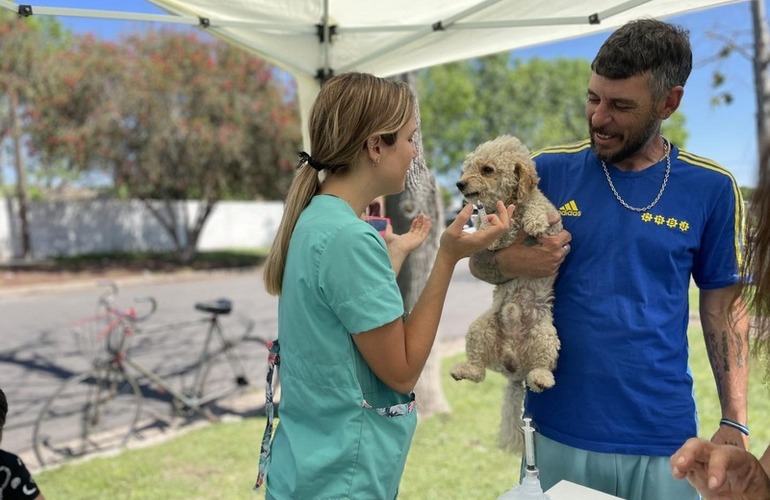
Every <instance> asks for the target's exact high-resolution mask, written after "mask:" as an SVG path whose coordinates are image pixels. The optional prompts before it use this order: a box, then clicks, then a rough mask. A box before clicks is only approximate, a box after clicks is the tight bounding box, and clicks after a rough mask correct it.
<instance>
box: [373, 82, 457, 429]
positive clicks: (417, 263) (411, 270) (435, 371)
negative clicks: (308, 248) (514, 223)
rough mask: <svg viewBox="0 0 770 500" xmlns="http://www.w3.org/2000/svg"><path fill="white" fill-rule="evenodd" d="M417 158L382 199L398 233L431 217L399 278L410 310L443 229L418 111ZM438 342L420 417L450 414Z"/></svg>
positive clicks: (420, 385) (423, 382) (419, 391)
mask: <svg viewBox="0 0 770 500" xmlns="http://www.w3.org/2000/svg"><path fill="white" fill-rule="evenodd" d="M397 78H399V79H400V80H402V81H405V82H407V83H409V84H410V86H411V87H412V89H413V90H414V88H415V85H414V73H407V74H404V75H401V76H400V77H397ZM414 143H415V147H416V148H417V153H418V154H417V157H416V158H415V159H414V160H413V162H412V171H411V172H410V174H409V176H408V177H407V183H406V188H405V189H404V191H403V192H401V193H400V194H398V195H394V196H388V197H387V198H386V199H385V215H386V216H388V217H389V218H390V220H391V224H392V226H393V231H394V232H395V233H397V234H401V233H404V232H406V231H408V230H409V227H410V226H411V223H412V220H413V219H414V218H415V217H417V216H418V215H419V214H420V213H424V214H425V215H427V216H428V217H430V219H431V221H432V223H433V224H432V226H431V234H430V236H429V237H428V239H427V240H426V241H425V243H423V244H422V245H421V246H420V247H419V248H417V249H416V250H414V251H413V252H412V253H411V254H410V255H409V257H407V259H406V261H404V264H403V265H402V266H401V272H400V273H399V275H398V285H399V288H400V289H401V296H402V297H403V299H404V308H405V309H406V311H411V309H412V307H414V304H415V303H416V302H417V298H418V297H419V296H420V293H422V290H423V288H424V287H425V283H426V281H427V280H428V275H429V274H430V270H431V267H432V265H433V261H434V259H435V258H436V252H437V251H438V246H439V238H440V237H441V233H442V231H443V229H444V214H443V207H442V205H441V201H440V197H439V192H438V187H437V185H436V179H435V178H434V177H433V174H432V173H431V172H430V170H428V168H426V165H425V157H424V156H423V149H422V135H421V133H420V114H419V110H418V112H417V132H416V133H415V137H414ZM437 344H438V340H437V343H436V344H435V345H434V348H433V351H432V352H431V354H430V356H429V357H428V361H427V362H426V364H425V369H424V370H423V373H422V375H421V376H420V380H419V381H418V382H417V386H416V387H415V391H414V392H415V394H416V395H417V398H418V404H419V407H420V413H419V415H420V416H421V417H422V418H425V417H429V416H431V415H434V414H438V413H449V412H450V411H451V408H450V406H449V402H448V401H447V399H446V397H445V396H444V391H443V390H442V388H441V353H440V349H439V347H438V345H437Z"/></svg>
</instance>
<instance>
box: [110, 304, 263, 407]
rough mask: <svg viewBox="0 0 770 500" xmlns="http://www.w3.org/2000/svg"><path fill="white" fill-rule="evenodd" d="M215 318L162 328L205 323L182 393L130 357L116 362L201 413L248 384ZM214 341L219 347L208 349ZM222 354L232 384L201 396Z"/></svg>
mask: <svg viewBox="0 0 770 500" xmlns="http://www.w3.org/2000/svg"><path fill="white" fill-rule="evenodd" d="M218 316H219V315H218V314H211V316H210V317H208V318H203V319H202V320H196V321H189V322H183V323H174V324H171V325H165V326H164V327H163V328H171V329H173V328H180V327H182V326H187V325H191V324H196V323H203V322H207V323H209V327H208V331H207V332H206V337H205V339H204V341H203V346H202V347H201V351H200V354H199V355H198V357H197V358H196V360H195V361H194V362H193V364H192V366H194V367H195V368H194V371H193V373H194V380H193V383H192V385H191V386H190V387H188V388H183V390H182V391H180V390H177V389H175V388H174V387H173V386H172V385H171V383H170V382H168V381H167V380H166V379H165V378H163V377H161V376H160V375H158V374H157V373H155V372H153V371H152V370H150V369H148V368H146V367H144V366H142V365H141V364H139V363H137V362H136V361H134V360H133V359H132V358H131V357H130V356H127V355H124V356H122V359H120V360H119V363H122V364H125V365H126V366H128V367H129V368H131V369H132V370H134V371H135V372H138V373H140V374H142V375H144V376H145V377H147V378H148V379H149V380H150V381H151V382H152V383H153V384H156V385H157V386H158V387H160V388H162V389H163V390H164V391H166V392H167V393H168V394H170V395H171V396H172V397H173V398H174V399H176V400H177V401H179V402H180V403H182V404H183V405H184V406H185V407H187V408H189V409H191V410H194V411H196V412H198V413H201V414H203V413H202V411H203V407H204V406H206V405H207V404H208V403H210V402H212V401H215V400H217V399H220V398H222V397H225V396H228V395H230V394H233V393H235V392H236V391H237V390H238V389H239V388H241V387H243V386H246V385H248V381H247V379H246V377H245V374H244V369H243V365H242V363H241V361H240V358H238V356H237V354H236V353H235V350H234V346H235V343H233V342H232V341H230V340H229V339H228V338H227V337H226V336H225V333H224V331H223V329H222V326H221V324H220V323H219V319H218ZM216 340H219V342H220V347H218V348H217V349H212V347H211V344H212V342H214V341H216ZM222 353H224V355H225V356H226V357H227V360H228V363H229V365H230V367H231V368H232V369H233V375H234V376H235V383H234V384H232V385H230V386H229V387H224V388H222V390H219V391H210V392H205V393H204V385H205V382H206V378H207V376H208V374H209V370H210V368H211V364H212V361H213V360H214V359H215V358H216V357H217V356H219V355H220V354H222ZM116 354H118V353H116ZM204 416H205V415H204Z"/></svg>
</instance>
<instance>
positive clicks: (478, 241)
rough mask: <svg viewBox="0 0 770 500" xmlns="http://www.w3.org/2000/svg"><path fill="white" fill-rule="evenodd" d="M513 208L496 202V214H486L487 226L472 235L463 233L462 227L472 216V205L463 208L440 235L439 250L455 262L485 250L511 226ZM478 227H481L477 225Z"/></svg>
mask: <svg viewBox="0 0 770 500" xmlns="http://www.w3.org/2000/svg"><path fill="white" fill-rule="evenodd" d="M513 211H514V206H513V205H509V206H508V207H506V206H505V204H503V202H502V201H498V202H497V214H491V215H489V214H487V225H486V227H484V228H483V229H480V228H479V229H476V231H474V232H472V233H467V232H465V231H463V226H465V223H466V222H468V220H469V219H470V218H471V215H472V214H473V205H471V204H468V205H465V206H464V207H463V209H462V210H461V211H460V213H459V214H457V218H456V219H455V220H454V222H452V224H450V225H449V227H447V228H446V230H445V231H444V234H442V235H441V247H440V249H439V250H441V251H444V252H446V253H447V254H448V255H449V256H451V257H452V258H453V259H454V260H455V261H458V260H460V259H462V258H464V257H468V256H469V255H471V254H472V253H474V252H477V251H479V250H482V249H484V248H487V247H488V246H490V245H491V244H492V243H494V242H495V240H497V239H498V238H500V237H501V236H502V235H503V234H504V233H505V232H506V231H508V229H509V228H510V225H511V216H512V215H513ZM479 226H482V225H481V224H479Z"/></svg>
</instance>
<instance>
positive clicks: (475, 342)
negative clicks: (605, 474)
mask: <svg viewBox="0 0 770 500" xmlns="http://www.w3.org/2000/svg"><path fill="white" fill-rule="evenodd" d="M538 180H539V179H538V176H537V172H536V171H535V164H534V162H533V161H532V159H530V152H529V150H528V149H527V147H526V146H525V145H524V144H522V143H521V141H519V139H517V138H516V137H513V136H509V135H504V136H501V137H498V138H496V139H494V140H492V141H488V142H485V143H483V144H481V145H479V146H478V147H477V148H476V150H475V151H473V153H471V154H469V155H468V156H467V158H466V159H465V162H464V163H463V174H462V176H461V177H460V180H459V181H458V182H457V188H458V189H459V190H460V192H461V193H462V194H463V196H464V197H465V199H466V200H467V201H468V202H471V203H475V204H476V205H477V206H479V205H481V206H482V207H484V208H485V210H490V211H492V210H494V208H495V206H496V202H497V200H503V202H505V204H506V206H507V205H509V204H511V203H513V204H514V205H515V206H516V211H515V212H514V214H513V219H512V220H511V228H510V230H509V231H508V233H506V234H504V235H503V236H502V237H501V238H500V239H499V240H497V241H496V242H495V243H493V244H492V245H491V246H490V247H489V249H490V250H497V249H500V248H504V247H506V246H508V245H510V244H511V243H512V242H513V240H514V239H515V238H516V235H517V233H518V232H519V231H524V232H525V233H527V234H528V235H530V237H534V238H537V237H538V236H540V235H542V234H555V233H557V232H559V231H560V230H561V227H562V226H561V222H559V223H557V224H553V225H549V223H548V216H549V214H551V213H558V210H557V209H556V207H554V206H553V205H552V204H551V202H549V201H548V199H546V197H545V196H544V195H543V193H542V192H541V191H540V190H539V189H538V187H537V183H538ZM530 239H532V238H530ZM555 279H556V277H555V276H549V277H545V278H524V277H520V278H514V279H512V280H510V281H507V282H505V283H501V284H499V285H497V286H496V287H495V290H494V294H493V298H492V307H490V308H489V309H488V310H487V311H485V312H484V313H483V314H482V315H481V316H479V317H478V318H477V319H476V320H475V321H474V322H473V323H472V324H471V326H470V327H469V329H468V333H467V334H466V337H465V352H466V356H467V358H468V360H467V361H465V362H462V363H458V364H457V365H456V366H454V367H453V368H452V370H451V375H452V377H454V378H455V379H456V380H462V379H468V380H472V381H474V382H481V381H482V380H484V377H485V376H486V369H491V370H494V371H497V372H500V373H502V374H503V375H504V376H505V377H506V378H507V379H508V385H507V387H506V389H505V397H504V402H503V409H502V419H501V422H500V431H499V435H498V445H499V446H500V447H501V448H502V449H504V450H506V451H511V452H521V451H522V450H523V448H522V443H523V439H522V431H521V427H520V426H521V416H522V411H523V404H524V396H525V394H526V387H525V383H526V386H528V387H529V388H530V390H532V391H535V392H540V391H543V390H545V389H548V388H550V387H553V385H554V377H553V370H554V369H555V368H556V360H557V357H558V352H559V347H560V343H559V338H558V337H557V335H556V328H555V327H554V326H553V311H552V305H553V284H554V281H555Z"/></svg>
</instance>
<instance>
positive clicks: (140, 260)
mask: <svg viewBox="0 0 770 500" xmlns="http://www.w3.org/2000/svg"><path fill="white" fill-rule="evenodd" d="M267 252H268V249H267V248H261V249H257V250H220V251H208V252H198V253H197V254H196V255H195V258H194V259H193V260H192V261H190V262H184V263H181V262H180V261H179V256H178V255H177V254H176V253H175V252H139V251H136V252H110V253H92V254H83V255H78V256H74V257H58V258H56V259H54V267H55V268H56V269H57V270H60V271H61V270H64V271H86V270H88V271H106V270H110V269H121V270H131V269H147V270H151V271H172V270H176V269H178V268H179V266H180V265H183V266H184V267H188V268H192V269H214V268H222V269H232V268H237V267H256V266H258V265H260V264H262V263H263V262H264V260H265V257H266V256H267Z"/></svg>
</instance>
